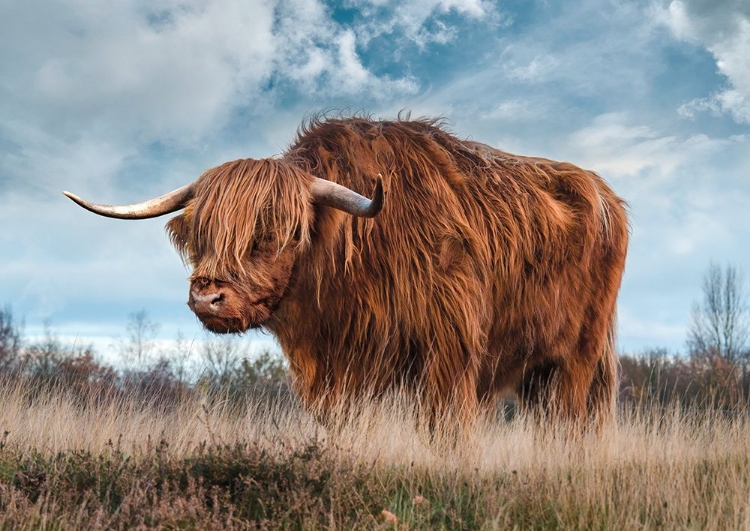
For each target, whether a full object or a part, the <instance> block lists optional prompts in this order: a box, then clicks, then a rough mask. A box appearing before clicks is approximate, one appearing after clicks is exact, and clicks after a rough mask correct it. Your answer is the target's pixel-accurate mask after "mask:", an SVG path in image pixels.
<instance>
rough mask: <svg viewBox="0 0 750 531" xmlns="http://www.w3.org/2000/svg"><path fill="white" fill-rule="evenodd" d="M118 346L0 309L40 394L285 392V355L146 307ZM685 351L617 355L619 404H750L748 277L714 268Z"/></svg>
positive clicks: (16, 363)
mask: <svg viewBox="0 0 750 531" xmlns="http://www.w3.org/2000/svg"><path fill="white" fill-rule="evenodd" d="M125 330H126V335H125V337H124V338H121V339H119V340H117V341H116V342H115V344H114V349H115V350H116V351H117V352H118V354H119V359H121V360H122V364H121V365H120V366H118V367H117V368H115V367H113V366H111V365H108V364H106V363H103V362H102V361H101V360H99V359H98V358H97V356H96V355H95V352H94V349H93V348H92V347H91V346H73V347H71V346H67V345H65V344H63V343H62V342H61V341H60V340H59V339H58V338H57V337H56V336H55V335H54V334H53V333H52V332H51V331H50V330H49V327H47V330H46V332H45V334H44V336H43V337H42V338H41V339H35V340H33V341H29V340H27V339H25V338H24V335H23V333H22V331H23V323H22V322H21V321H19V320H17V319H16V318H15V316H14V315H13V312H12V310H11V309H10V308H9V307H5V308H0V380H2V381H3V382H8V381H16V382H19V381H22V382H25V383H28V384H29V385H31V386H34V388H35V389H36V388H38V389H44V388H47V387H49V386H62V387H64V388H66V389H70V390H71V391H72V392H76V393H80V392H86V393H92V392H93V393H99V394H101V395H102V396H109V397H111V396H122V395H123V394H127V395H132V394H133V393H137V394H140V395H142V396H143V397H144V398H146V399H148V400H152V401H153V400H158V401H160V402H161V403H164V404H169V403H174V402H176V401H178V400H180V398H181V397H183V396H185V395H186V394H190V393H204V394H206V395H207V396H221V397H223V398H229V399H232V400H244V399H247V398H250V397H253V398H257V397H258V396H268V395H269V394H274V393H276V394H278V393H282V394H288V393H289V377H288V373H287V366H286V362H285V360H284V358H283V356H282V355H281V354H280V353H279V352H277V351H272V350H263V351H261V352H255V353H252V354H251V352H250V351H249V349H248V344H247V343H246V342H243V341H241V340H240V339H238V338H236V337H234V336H227V337H221V338H219V337H213V338H209V337H207V338H206V339H205V341H200V342H196V343H195V344H188V343H187V342H186V341H185V340H184V338H182V337H180V336H178V338H177V339H176V340H175V341H173V342H170V343H169V344H168V346H166V347H164V346H162V347H161V348H160V347H158V346H157V342H156V336H157V332H158V324H156V323H154V322H153V321H151V320H150V319H149V317H148V315H147V314H146V312H145V311H140V312H136V313H134V314H131V315H130V317H129V319H128V322H127V324H126V327H125ZM686 346H687V349H686V352H685V353H669V352H667V351H666V350H665V349H663V348H653V349H649V350H647V351H645V352H642V353H640V354H622V355H621V356H620V365H621V371H620V400H621V403H623V404H624V405H625V406H626V407H628V406H631V407H632V406H637V405H639V404H641V405H648V406H649V407H652V406H653V405H654V404H656V405H662V406H672V405H674V404H680V405H683V406H685V407H700V408H725V409H726V408H737V407H746V406H747V405H749V404H750V308H749V307H748V298H747V293H746V287H745V283H744V279H743V276H742V273H741V271H740V270H739V269H738V268H736V267H734V266H729V265H727V266H725V267H720V266H718V265H716V264H711V265H710V267H709V268H708V270H707V271H706V273H705V275H704V277H703V284H702V299H701V300H700V301H699V302H698V303H696V304H695V305H694V307H693V310H692V314H691V320H690V324H689V327H688V336H687V340H686Z"/></svg>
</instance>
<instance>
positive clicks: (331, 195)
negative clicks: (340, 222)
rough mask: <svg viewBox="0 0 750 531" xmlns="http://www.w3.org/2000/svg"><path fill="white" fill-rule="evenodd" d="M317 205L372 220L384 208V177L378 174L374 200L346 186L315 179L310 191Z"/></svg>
mask: <svg viewBox="0 0 750 531" xmlns="http://www.w3.org/2000/svg"><path fill="white" fill-rule="evenodd" d="M310 192H311V193H312V196H313V199H314V201H315V202H316V203H317V204H320V205H326V206H329V207H333V208H336V209H338V210H343V211H344V212H348V213H349V214H352V215H353V216H358V217H360V218H372V217H375V216H377V215H378V213H379V212H380V211H381V210H382V208H383V177H382V176H381V175H380V174H378V177H377V182H376V183H375V192H374V193H373V196H372V199H367V198H366V197H364V196H362V195H359V194H358V193H357V192H355V191H353V190H350V189H349V188H347V187H346V186H341V185H340V184H336V183H334V182H331V181H327V180H325V179H319V178H317V177H316V178H315V180H314V181H313V184H312V188H311V189H310Z"/></svg>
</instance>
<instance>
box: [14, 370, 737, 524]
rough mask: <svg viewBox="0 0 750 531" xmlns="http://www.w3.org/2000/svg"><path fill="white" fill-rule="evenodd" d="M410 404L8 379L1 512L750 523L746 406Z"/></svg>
mask: <svg viewBox="0 0 750 531" xmlns="http://www.w3.org/2000/svg"><path fill="white" fill-rule="evenodd" d="M412 411H413V408H412V407H411V405H410V404H409V403H408V400H407V399H404V398H402V397H393V398H391V399H389V400H381V401H379V402H377V403H366V404H361V405H359V407H356V408H349V409H347V410H346V411H342V412H340V413H339V414H338V416H336V415H334V418H333V419H331V420H330V421H329V422H327V423H326V426H325V427H324V426H322V425H321V424H319V423H318V422H317V421H316V420H315V419H314V418H313V417H312V416H311V415H309V414H308V413H306V412H305V411H303V410H302V409H301V408H300V407H299V406H298V405H297V404H296V403H295V402H294V401H293V400H291V401H290V400H288V399H279V400H270V401H269V400H267V399H263V400H261V399H259V400H257V401H254V402H251V403H249V404H238V403H237V402H236V401H232V400H224V399H222V397H221V396H220V395H219V396H214V395H212V396H203V397H201V396H199V395H195V396H192V397H191V396H188V397H186V398H185V400H184V401H182V402H181V403H179V404H177V405H176V406H175V405H172V406H170V407H165V406H164V405H163V404H162V403H160V401H159V400H158V397H157V398H151V399H150V400H143V399H136V398H123V397H122V396H119V395H118V396H113V397H107V396H103V397H102V396H101V395H99V396H97V397H96V398H95V399H94V398H88V397H80V396H72V395H71V394H70V393H68V392H66V391H65V390H60V389H58V390H55V389H48V390H44V391H37V390H29V389H24V388H23V387H22V386H20V385H18V384H5V385H4V386H2V388H0V434H1V433H5V435H3V438H2V440H1V441H0V443H1V444H0V446H1V448H0V525H2V526H4V527H5V526H9V527H44V528H57V527H73V526H75V527H98V526H109V527H131V526H136V525H140V526H145V527H162V526H166V527H170V526H176V527H198V528H203V527H206V528H209V527H214V528H246V527H254V526H260V527H269V528H274V527H286V528H299V529H307V528H344V529H349V528H373V527H383V528H393V527H394V526H395V527H397V528H407V529H435V528H445V529H453V528H464V529H507V528H514V527H515V528H561V527H562V528H582V529H589V528H596V529H603V528H607V529H642V528H644V527H645V528H657V527H666V528H694V529H750V421H749V420H748V419H749V417H748V415H747V412H746V411H729V412H727V411H716V410H711V409H701V410H685V409H681V408H679V407H677V406H675V407H674V408H671V409H666V410H664V409H660V408H656V407H654V408H649V407H648V406H645V407H644V406H643V405H641V406H640V407H638V408H634V409H632V410H631V411H630V412H627V413H625V412H622V413H621V415H620V417H619V419H618V421H617V423H616V425H615V426H612V427H610V428H606V429H604V430H603V431H602V432H600V433H589V434H586V435H583V436H581V437H570V436H569V433H567V430H562V431H560V430H557V429H555V428H550V427H549V426H545V425H540V422H539V421H536V420H533V419H531V418H529V417H526V416H524V415H518V416H516V417H515V418H514V419H513V420H512V421H510V422H506V421H499V420H496V419H489V418H485V419H481V420H479V421H477V423H476V424H475V425H473V426H472V427H470V428H469V429H467V430H466V433H465V434H463V436H461V437H460V438H459V439H458V441H457V442H456V440H453V442H445V441H442V442H440V441H439V440H440V437H435V436H434V434H431V433H430V432H429V430H426V429H424V428H421V427H420V424H419V422H417V421H416V420H415V419H414V416H413V415H412V413H411V412H412ZM87 478H88V479H87Z"/></svg>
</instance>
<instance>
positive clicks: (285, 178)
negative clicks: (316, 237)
mask: <svg viewBox="0 0 750 531" xmlns="http://www.w3.org/2000/svg"><path fill="white" fill-rule="evenodd" d="M310 179H311V176H310V175H309V174H307V173H305V172H304V171H302V170H300V169H299V168H297V167H295V166H292V165H289V164H288V163H285V162H284V161H281V160H274V159H263V160H254V159H240V160H234V161H231V162H226V163H224V164H222V165H221V166H218V167H216V168H213V169H210V170H208V171H206V172H205V173H204V174H203V175H201V177H200V178H199V179H198V181H197V183H196V193H195V200H194V201H193V202H192V204H191V205H190V206H189V207H188V208H186V209H185V212H184V213H183V214H182V215H181V216H178V217H175V218H173V219H172V220H171V221H170V222H169V223H168V224H167V231H168V232H169V236H170V239H171V240H172V243H173V244H174V245H175V247H176V248H177V249H178V251H180V253H181V254H182V256H183V258H188V259H189V261H190V262H191V263H192V265H193V266H194V267H197V266H198V264H200V271H197V270H196V271H194V275H197V276H204V277H207V278H216V279H226V278H227V277H229V276H231V274H232V273H233V272H239V273H243V274H244V273H245V268H244V265H243V264H244V263H245V261H246V260H247V259H248V258H249V257H250V256H251V255H252V252H253V251H254V250H255V249H256V248H257V247H258V246H259V245H261V244H275V245H276V251H277V253H281V251H282V250H283V249H284V248H285V247H286V246H287V245H289V244H290V243H293V242H295V243H298V244H300V245H302V246H303V247H306V246H307V245H309V243H310V225H311V216H312V214H311V209H310V192H309V184H308V182H309V180H310Z"/></svg>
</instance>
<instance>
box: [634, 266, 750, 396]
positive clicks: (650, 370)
mask: <svg viewBox="0 0 750 531" xmlns="http://www.w3.org/2000/svg"><path fill="white" fill-rule="evenodd" d="M701 287H702V299H701V300H700V301H699V302H697V303H696V304H695V305H694V306H693V309H692V313H691V318H690V323H689V326H688V334H687V341H686V345H687V350H686V352H685V354H669V353H668V352H667V351H666V350H665V349H662V348H654V349H650V350H647V351H646V352H644V353H642V354H640V355H621V356H620V363H621V375H622V377H621V386H620V397H621V399H622V400H623V401H624V402H625V403H631V404H632V403H649V404H653V403H655V402H656V403H660V404H663V405H667V404H674V403H675V402H678V403H680V404H683V405H685V406H690V407H706V408H708V407H714V408H725V409H726V408H735V407H747V406H748V405H749V403H750V307H749V306H748V296H747V290H746V285H745V282H744V278H743V275H742V272H741V271H740V270H739V269H738V268H737V267H735V266H731V265H726V266H724V267H721V266H719V265H717V264H714V263H712V264H711V265H710V266H709V267H708V269H707V270H706V272H705V274H704V276H703V284H702V286H701Z"/></svg>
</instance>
